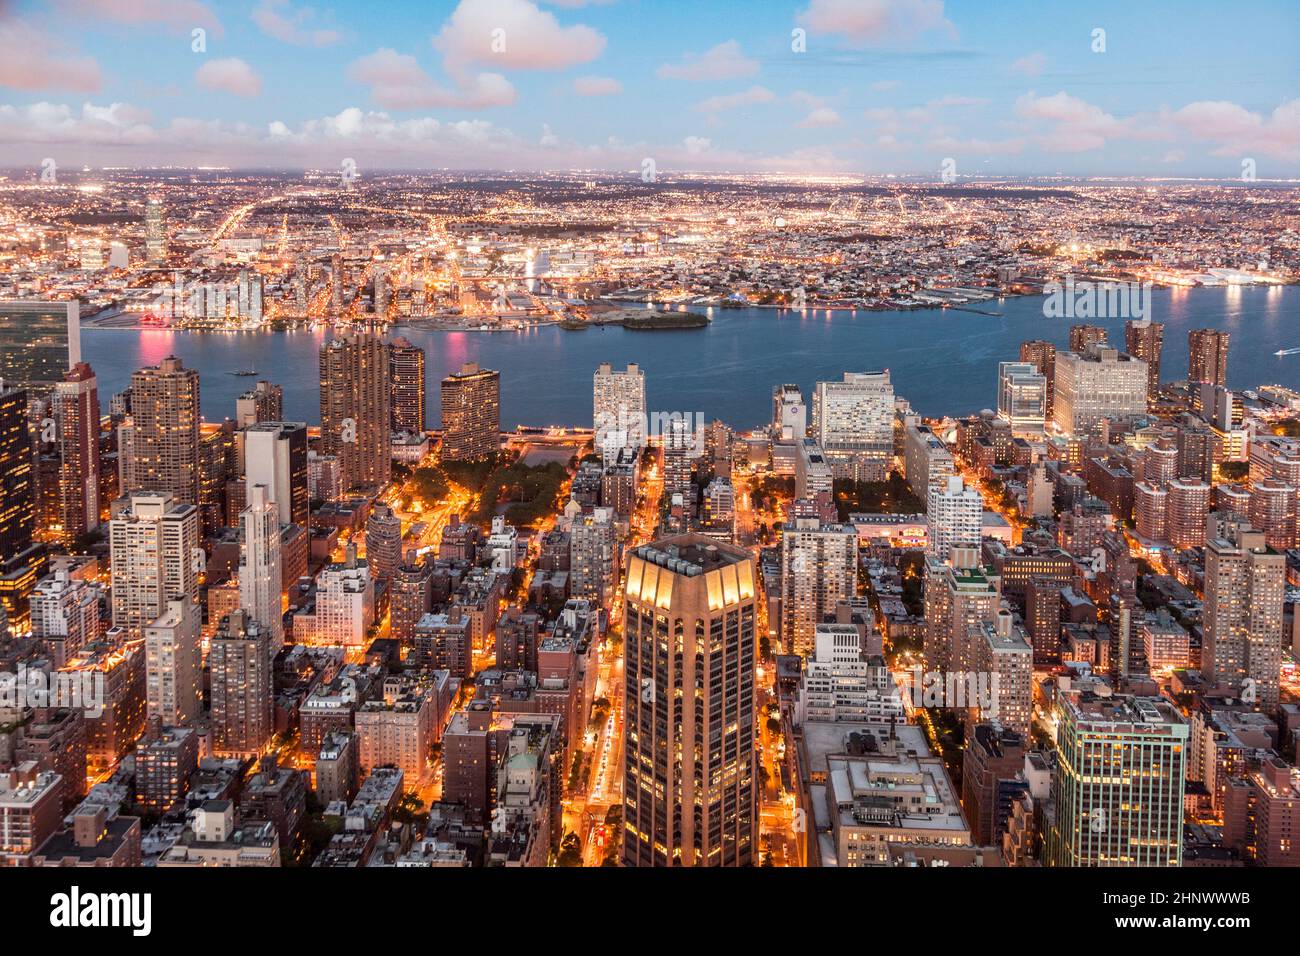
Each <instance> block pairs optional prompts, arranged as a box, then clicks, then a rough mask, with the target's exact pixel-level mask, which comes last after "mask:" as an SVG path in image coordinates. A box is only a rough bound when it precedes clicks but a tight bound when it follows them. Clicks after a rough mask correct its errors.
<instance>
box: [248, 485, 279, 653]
mask: <svg viewBox="0 0 1300 956" xmlns="http://www.w3.org/2000/svg"><path fill="white" fill-rule="evenodd" d="M282 583H283V578H282V576H281V564H280V514H279V511H278V510H277V509H276V506H275V504H274V502H272V501H271V500H270V498H269V497H268V496H267V493H266V485H249V486H248V507H247V508H245V509H244V511H243V513H242V514H240V516H239V606H240V608H241V609H242V610H243V611H245V612H246V613H247V614H248V615H249V616H250V617H251V618H252V619H253V620H254V621H256V622H257V623H258V624H260V625H262V628H263V629H264V630H265V631H266V632H267V640H268V641H270V644H271V651H272V653H274V652H275V651H278V650H279V649H280V646H281V645H282V644H283V643H284V607H283V605H282V604H281V602H280V593H281V587H280V586H281V584H282Z"/></svg>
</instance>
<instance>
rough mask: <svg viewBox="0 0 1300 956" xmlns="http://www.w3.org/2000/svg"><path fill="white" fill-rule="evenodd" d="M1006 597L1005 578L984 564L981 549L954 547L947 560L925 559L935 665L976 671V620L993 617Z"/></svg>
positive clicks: (928, 648)
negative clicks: (973, 641) (973, 631)
mask: <svg viewBox="0 0 1300 956" xmlns="http://www.w3.org/2000/svg"><path fill="white" fill-rule="evenodd" d="M1001 600H1002V579H1001V578H999V577H998V576H997V575H996V574H994V573H993V571H992V569H991V568H984V567H980V565H979V549H978V548H968V547H958V548H953V549H952V550H951V553H950V554H949V557H948V560H947V561H946V562H945V561H938V560H935V559H934V558H931V559H929V560H928V561H927V562H926V572H925V643H924V653H925V663H926V666H927V667H928V668H929V669H930V670H932V671H944V672H946V671H973V670H975V666H974V660H973V656H972V654H971V649H970V645H969V636H970V629H971V627H972V626H973V625H976V624H981V623H984V622H992V621H993V620H994V619H995V618H996V616H997V612H998V607H999V605H1000V603H1001Z"/></svg>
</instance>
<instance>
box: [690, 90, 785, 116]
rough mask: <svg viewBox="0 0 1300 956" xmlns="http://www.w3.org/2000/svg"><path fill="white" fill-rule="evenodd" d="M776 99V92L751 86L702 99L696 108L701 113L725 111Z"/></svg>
mask: <svg viewBox="0 0 1300 956" xmlns="http://www.w3.org/2000/svg"><path fill="white" fill-rule="evenodd" d="M775 99H776V94H775V93H773V92H772V91H771V90H769V89H767V88H766V87H762V86H751V87H750V88H749V89H747V90H743V91H742V92H740V93H725V94H723V95H721V96H710V97H709V98H708V99H706V100H701V101H700V102H698V103H696V104H695V108H696V109H697V110H699V111H700V112H701V113H714V114H716V113H725V112H727V111H728V110H734V109H739V108H741V107H744V106H755V105H757V104H759V103H771V102H772V101H773V100H775Z"/></svg>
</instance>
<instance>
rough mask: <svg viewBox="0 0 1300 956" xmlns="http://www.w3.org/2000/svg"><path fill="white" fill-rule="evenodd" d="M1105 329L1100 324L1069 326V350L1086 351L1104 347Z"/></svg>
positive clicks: (1105, 341) (1105, 343)
mask: <svg viewBox="0 0 1300 956" xmlns="http://www.w3.org/2000/svg"><path fill="white" fill-rule="evenodd" d="M1106 346H1107V340H1106V330H1105V329H1103V328H1102V327H1101V326H1100V325H1072V326H1070V351H1071V352H1086V351H1088V350H1089V349H1091V348H1103V349H1104V348H1106Z"/></svg>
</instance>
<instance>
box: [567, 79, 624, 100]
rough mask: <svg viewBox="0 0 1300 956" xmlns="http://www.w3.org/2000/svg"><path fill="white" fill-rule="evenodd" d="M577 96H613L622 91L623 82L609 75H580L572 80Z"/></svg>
mask: <svg viewBox="0 0 1300 956" xmlns="http://www.w3.org/2000/svg"><path fill="white" fill-rule="evenodd" d="M573 92H575V93H577V94H578V95H579V96H613V95H614V94H616V93H622V92H623V84H622V83H620V82H619V81H618V80H616V79H614V78H613V77H609V76H580V77H578V78H577V79H575V80H574V81H573Z"/></svg>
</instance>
